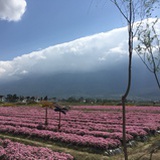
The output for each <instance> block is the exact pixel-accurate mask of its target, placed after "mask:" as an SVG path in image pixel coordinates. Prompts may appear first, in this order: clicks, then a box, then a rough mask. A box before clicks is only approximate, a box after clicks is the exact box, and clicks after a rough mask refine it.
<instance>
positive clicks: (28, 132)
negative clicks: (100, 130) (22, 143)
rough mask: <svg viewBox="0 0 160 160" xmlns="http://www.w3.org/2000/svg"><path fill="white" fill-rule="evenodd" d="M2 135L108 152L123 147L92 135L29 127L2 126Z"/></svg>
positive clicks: (112, 140)
mask: <svg viewBox="0 0 160 160" xmlns="http://www.w3.org/2000/svg"><path fill="white" fill-rule="evenodd" d="M0 132H1V133H11V134H13V135H24V136H27V137H31V138H34V137H36V138H42V139H45V140H49V141H54V142H62V143H67V144H72V145H77V146H84V147H92V148H97V149H102V150H106V149H109V148H116V147H118V146H120V145H121V142H120V141H119V140H118V139H111V138H102V137H94V136H91V135H84V136H80V135H77V134H71V133H70V134H67V133H64V132H52V131H47V130H38V129H30V128H27V127H13V126H3V125H2V126H1V125H0Z"/></svg>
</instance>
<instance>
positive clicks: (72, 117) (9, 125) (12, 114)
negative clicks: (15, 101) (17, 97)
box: [0, 106, 160, 150]
mask: <svg viewBox="0 0 160 160" xmlns="http://www.w3.org/2000/svg"><path fill="white" fill-rule="evenodd" d="M126 111H127V114H126V119H127V120H126V133H127V141H131V140H134V139H137V137H142V138H143V137H146V136H147V135H150V134H154V133H156V131H157V130H159V129H160V119H159V117H160V107H136V106H130V107H126ZM44 123H45V109H44V108H40V107H26V106H22V107H0V132H3V133H12V134H14V135H24V136H29V137H38V138H42V139H46V140H50V141H56V142H60V143H66V144H73V145H77V146H84V147H91V148H96V149H100V150H107V149H112V148H116V147H119V146H121V145H122V143H121V142H122V108H121V107H120V106H75V107H73V109H71V110H70V111H69V112H67V114H66V115H62V121H61V124H62V126H61V129H60V130H58V114H57V113H56V112H54V110H53V109H48V123H49V125H48V126H45V125H44ZM39 124H41V127H40V128H39V127H38V126H39Z"/></svg>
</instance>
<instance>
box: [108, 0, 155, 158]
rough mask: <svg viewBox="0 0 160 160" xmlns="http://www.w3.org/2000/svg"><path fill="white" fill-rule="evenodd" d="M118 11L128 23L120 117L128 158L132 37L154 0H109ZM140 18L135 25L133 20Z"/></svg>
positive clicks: (149, 11) (148, 13)
mask: <svg viewBox="0 0 160 160" xmlns="http://www.w3.org/2000/svg"><path fill="white" fill-rule="evenodd" d="M110 1H111V2H112V3H113V4H114V5H115V6H116V7H117V8H118V10H119V11H120V13H121V15H122V16H123V17H124V18H125V20H126V22H127V25H128V53H129V59H128V83H127V86H126V91H125V93H124V94H123V96H122V118H123V126H122V129H123V147H124V158H125V160H128V153H127V145H126V99H127V97H128V94H129V92H130V87H131V82H132V81H131V80H132V70H131V69H132V54H133V38H134V36H135V35H136V33H137V31H138V30H139V27H140V26H141V22H142V20H143V19H145V18H146V17H147V16H149V15H150V14H151V11H152V8H153V5H154V3H156V2H157V1H156V0H110ZM137 20H140V23H138V25H137V26H135V25H134V24H135V21H137Z"/></svg>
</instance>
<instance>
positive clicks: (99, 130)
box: [0, 119, 149, 140]
mask: <svg viewBox="0 0 160 160" xmlns="http://www.w3.org/2000/svg"><path fill="white" fill-rule="evenodd" d="M65 122H66V121H64V122H63V126H62V127H61V131H62V132H65V133H73V134H78V135H93V136H96V137H104V138H107V137H108V138H117V139H119V140H122V127H121V125H111V124H108V125H105V124H95V125H94V124H86V125H84V124H83V125H82V124H74V123H72V124H71V123H70V124H68V123H65ZM0 125H5V126H6V127H7V126H20V127H28V128H33V129H35V128H37V124H34V123H22V122H18V121H16V122H14V121H13V122H11V121H4V120H2V119H1V121H0ZM45 129H47V130H52V131H57V123H56V124H55V123H54V124H50V125H49V126H48V127H46V128H45ZM147 129H148V128H147ZM148 130H149V129H148ZM107 131H108V132H107ZM111 132H112V133H111ZM127 133H128V135H127V140H131V139H133V137H132V136H137V135H146V134H147V132H145V131H144V129H143V128H142V127H139V126H127ZM131 135H132V136H131Z"/></svg>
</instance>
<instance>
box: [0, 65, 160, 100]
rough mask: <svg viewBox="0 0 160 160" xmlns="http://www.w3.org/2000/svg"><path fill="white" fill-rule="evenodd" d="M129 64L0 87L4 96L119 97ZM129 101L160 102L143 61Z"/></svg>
mask: <svg viewBox="0 0 160 160" xmlns="http://www.w3.org/2000/svg"><path fill="white" fill-rule="evenodd" d="M126 66H127V64H125V63H123V64H119V66H116V67H113V68H112V70H107V69H106V70H99V71H95V72H94V71H93V72H78V73H75V72H73V73H58V74H53V75H52V74H50V75H48V74H47V75H41V76H40V75H38V76H37V75H34V76H32V77H30V76H28V77H25V78H23V79H20V80H18V81H14V82H8V83H4V84H3V85H1V86H0V90H1V94H8V93H12V94H14V93H16V94H18V95H34V96H45V95H48V96H50V97H65V98H66V97H70V96H74V97H81V96H83V97H98V98H120V97H121V95H122V94H123V93H124V91H125V89H126V84H127V67H126ZM132 68H133V69H132V70H133V76H132V77H133V78H132V87H131V92H130V96H129V97H130V98H143V99H158V98H159V96H160V92H159V90H158V87H157V84H156V82H155V79H154V76H153V74H151V73H150V72H149V71H148V70H147V69H146V68H145V67H144V65H143V64H142V63H141V62H135V63H134V64H133V67H132Z"/></svg>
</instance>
